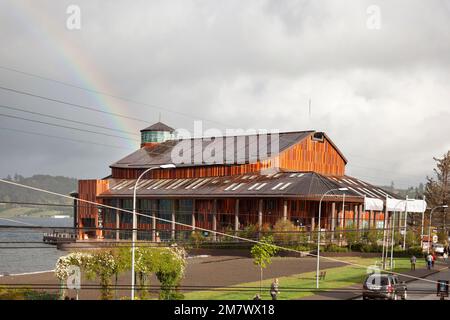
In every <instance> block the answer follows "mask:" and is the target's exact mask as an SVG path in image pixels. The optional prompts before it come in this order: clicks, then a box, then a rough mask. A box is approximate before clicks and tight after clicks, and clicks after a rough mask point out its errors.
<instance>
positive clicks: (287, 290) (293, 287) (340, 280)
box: [184, 257, 425, 300]
mask: <svg viewBox="0 0 450 320" xmlns="http://www.w3.org/2000/svg"><path fill="white" fill-rule="evenodd" d="M338 259H339V260H341V261H346V262H351V263H356V264H359V265H364V266H370V265H374V263H375V262H376V261H379V258H358V257H341V258H338ZM421 260H423V259H418V260H417V264H416V267H417V268H421V267H423V266H425V262H424V261H421ZM394 261H395V269H394V271H396V272H404V271H407V270H410V263H409V258H397V259H395V260H394ZM322 271H326V272H327V274H326V278H325V280H321V282H320V288H321V289H323V290H327V289H337V288H344V287H348V286H351V285H355V284H356V285H362V281H363V280H364V278H365V277H366V268H362V267H356V266H350V265H348V266H343V267H337V268H330V269H323V270H322ZM315 275H316V273H315V271H314V272H306V273H301V274H295V275H291V276H287V277H280V278H278V280H279V285H280V294H279V296H278V298H279V299H280V300H289V299H298V298H302V297H306V296H311V295H314V294H315V293H314V289H315V286H316V280H315ZM271 283H272V279H268V280H264V281H263V282H262V284H263V293H262V295H261V297H262V299H263V300H266V299H271V298H270V294H269V288H270V285H271ZM246 287H247V288H246ZM248 287H250V288H248ZM257 293H259V281H256V282H247V283H241V284H238V285H234V286H230V287H225V288H220V289H215V290H208V291H194V292H187V293H185V294H184V295H185V299H187V300H201V299H204V300H250V299H252V298H253V297H254V296H255V294H257Z"/></svg>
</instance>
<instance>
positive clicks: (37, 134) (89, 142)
mask: <svg viewBox="0 0 450 320" xmlns="http://www.w3.org/2000/svg"><path fill="white" fill-rule="evenodd" d="M0 130H7V131H12V132H19V133H25V134H29V135H33V136H41V137H47V138H53V139H59V140H65V141H71V142H76V143H83V144H90V145H96V146H102V147H108V148H115V149H127V150H134V148H130V147H125V146H115V145H110V144H105V143H99V142H93V141H86V140H79V139H72V138H67V137H60V136H54V135H50V134H44V133H38V132H33V131H26V130H20V129H13V128H4V127H0Z"/></svg>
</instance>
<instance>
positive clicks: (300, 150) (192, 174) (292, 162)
mask: <svg viewBox="0 0 450 320" xmlns="http://www.w3.org/2000/svg"><path fill="white" fill-rule="evenodd" d="M273 167H279V168H281V169H284V170H292V171H315V172H317V173H320V174H324V175H338V176H339V175H344V174H345V160H344V159H343V158H342V157H341V155H340V154H339V152H338V151H337V150H336V148H335V147H334V146H333V144H332V143H331V142H330V141H328V139H326V138H324V141H323V142H320V141H313V139H312V137H311V136H309V137H307V138H305V139H304V140H303V141H300V142H299V143H297V144H295V145H293V146H292V147H290V148H288V149H286V150H284V151H282V152H281V153H280V154H279V155H278V156H276V157H274V158H271V159H268V160H263V161H258V162H256V163H252V164H241V165H231V166H225V165H209V166H197V167H186V168H176V169H169V170H153V171H151V172H149V173H148V174H147V175H146V178H154V179H167V178H171V179H175V178H201V177H213V176H214V177H215V176H227V175H239V174H246V173H252V172H258V171H261V170H264V169H268V168H273ZM144 170H145V169H129V168H114V167H113V168H112V177H113V178H117V179H136V178H137V177H138V176H139V175H140V174H141V173H142V172H143V171H144Z"/></svg>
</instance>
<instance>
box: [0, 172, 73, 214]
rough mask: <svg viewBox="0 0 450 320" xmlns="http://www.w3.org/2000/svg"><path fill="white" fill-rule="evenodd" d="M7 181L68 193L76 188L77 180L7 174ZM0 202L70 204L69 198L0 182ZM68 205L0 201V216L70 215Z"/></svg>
mask: <svg viewBox="0 0 450 320" xmlns="http://www.w3.org/2000/svg"><path fill="white" fill-rule="evenodd" d="M5 179H6V180H9V181H14V182H18V183H21V184H25V185H28V186H33V187H38V188H41V189H44V190H49V191H53V192H57V193H61V194H66V195H69V194H70V193H71V192H73V191H74V190H76V189H77V185H78V182H77V181H78V180H77V179H74V178H67V177H62V176H50V175H34V176H32V177H28V178H25V177H23V176H21V175H18V174H16V175H14V177H11V176H8V177H7V178H5ZM0 202H27V203H39V204H72V203H73V202H72V201H71V200H70V199H67V198H63V197H59V196H56V195H50V194H47V193H44V192H39V191H34V190H28V189H25V188H21V187H16V186H12V185H8V184H6V183H0ZM72 213H73V210H72V208H70V207H55V206H48V207H46V206H31V205H17V204H7V203H0V216H2V217H6V216H8V217H12V216H48V215H54V214H65V215H72Z"/></svg>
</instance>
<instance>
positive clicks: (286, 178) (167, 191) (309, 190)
mask: <svg viewBox="0 0 450 320" xmlns="http://www.w3.org/2000/svg"><path fill="white" fill-rule="evenodd" d="M135 183H136V180H133V179H111V180H110V189H109V190H108V191H106V192H104V193H102V194H101V195H100V197H105V198H108V197H132V195H133V188H134V184H135ZM350 186H351V187H350ZM341 187H349V190H348V191H338V190H336V191H332V192H330V193H329V195H330V197H331V198H333V197H332V196H333V195H335V196H338V197H342V195H343V194H344V193H345V195H346V198H348V199H352V200H353V201H358V202H362V201H363V199H364V197H365V196H366V197H370V198H378V199H385V197H386V194H387V193H386V191H384V190H382V189H380V188H378V187H376V186H373V185H370V184H368V183H366V182H362V181H361V180H359V179H356V178H351V177H348V176H344V177H326V176H323V175H320V174H318V173H315V172H278V173H270V174H263V173H256V174H244V175H236V176H224V177H207V178H191V179H148V180H141V181H140V183H139V185H138V189H137V194H138V196H139V197H147V198H164V197H180V198H182V197H195V198H224V197H229V198H234V197H255V198H257V197H285V198H310V199H319V198H320V197H321V196H322V195H323V194H324V193H325V192H327V191H329V190H331V189H336V188H341ZM388 195H389V194H388ZM330 197H329V198H330Z"/></svg>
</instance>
